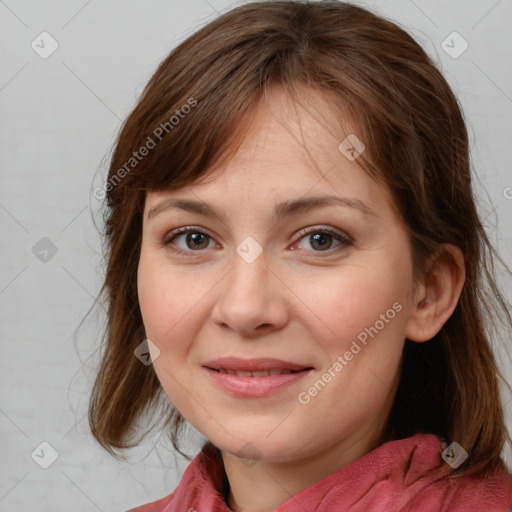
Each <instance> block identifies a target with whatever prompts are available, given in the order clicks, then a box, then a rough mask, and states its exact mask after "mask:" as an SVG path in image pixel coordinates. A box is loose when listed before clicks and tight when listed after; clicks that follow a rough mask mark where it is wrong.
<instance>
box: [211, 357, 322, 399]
mask: <svg viewBox="0 0 512 512" xmlns="http://www.w3.org/2000/svg"><path fill="white" fill-rule="evenodd" d="M203 367H204V368H205V369H206V370H207V371H208V373H209V375H210V376H211V378H212V379H213V381H214V383H215V384H216V385H218V386H219V387H220V388H222V389H223V390H224V391H227V392H228V393H231V394H233V395H235V396H240V397H251V396H252V397H263V396H268V395H270V394H272V393H274V392H276V391H278V390H280V389H283V388H284V387H287V386H289V385H291V384H294V383H296V382H298V381H299V380H301V379H302V378H303V377H304V376H305V375H307V374H308V373H309V372H310V371H311V370H312V369H313V367H312V366H311V365H304V364H298V363H292V362H290V361H282V360H279V359H271V358H260V359H240V358H237V357H223V358H220V359H215V360H213V361H208V362H206V363H204V364H203Z"/></svg>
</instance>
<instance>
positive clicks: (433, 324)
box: [405, 244, 465, 342]
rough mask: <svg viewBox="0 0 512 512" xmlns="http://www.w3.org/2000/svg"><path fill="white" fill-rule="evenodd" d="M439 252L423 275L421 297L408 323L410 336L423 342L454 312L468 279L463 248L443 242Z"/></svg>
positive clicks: (437, 330) (413, 339)
mask: <svg viewBox="0 0 512 512" xmlns="http://www.w3.org/2000/svg"><path fill="white" fill-rule="evenodd" d="M442 249H444V251H443V252H444V255H439V257H438V258H436V260H435V261H434V263H433V264H432V265H431V267H430V268H429V270H428V271H427V272H426V274H425V275H424V277H423V282H422V283H421V286H420V287H419V290H420V298H419V300H418V301H417V303H416V304H415V305H414V306H413V307H414V311H413V313H412V316H411V318H410V319H409V322H408V324H407V327H406V332H405V336H406V338H407V339H409V340H411V341H416V342H423V341H428V340H430V339H432V338H433V337H434V336H435V335H436V334H437V333H438V332H439V331H440V330H441V328H442V327H443V325H444V324H445V323H446V321H447V320H448V319H449V318H450V316H451V315H452V313H453V311H454V309H455V307H456V306H457V303H458V301H459V298H460V294H461V292H462V287H463V285H464V279H465V265H464V255H463V254H462V251H461V250H460V248H458V247H456V246H454V245H451V244H443V245H442Z"/></svg>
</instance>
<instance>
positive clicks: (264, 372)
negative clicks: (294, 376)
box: [205, 366, 313, 377]
mask: <svg viewBox="0 0 512 512" xmlns="http://www.w3.org/2000/svg"><path fill="white" fill-rule="evenodd" d="M205 368H208V369H209V370H213V371H215V372H218V373H225V374H227V375H236V376H237V377H272V376H274V375H287V374H289V373H299V372H303V371H306V370H312V369H313V368H312V367H311V366H310V367H306V368H303V369H302V370H280V369H278V368H276V369H274V370H256V371H252V372H250V371H244V370H238V371H237V370H232V369H231V368H210V367H209V366H205Z"/></svg>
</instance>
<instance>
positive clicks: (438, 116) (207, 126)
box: [89, 0, 512, 475]
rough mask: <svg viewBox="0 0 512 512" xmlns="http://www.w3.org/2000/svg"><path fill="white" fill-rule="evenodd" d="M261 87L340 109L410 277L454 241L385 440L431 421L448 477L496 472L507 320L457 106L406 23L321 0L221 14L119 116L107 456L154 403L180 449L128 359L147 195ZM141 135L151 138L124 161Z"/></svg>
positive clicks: (205, 157)
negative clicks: (459, 457)
mask: <svg viewBox="0 0 512 512" xmlns="http://www.w3.org/2000/svg"><path fill="white" fill-rule="evenodd" d="M270 86H279V87H282V88H283V89H284V90H285V91H286V92H287V93H288V94H289V95H290V96H291V97H294V98H295V97H296V96H297V93H298V91H299V90H300V88H301V86H306V87H309V88H313V89H315V90H317V91H319V92H321V93H322V94H324V95H326V97H328V98H329V101H331V102H332V105H333V106H334V107H336V108H334V109H333V110H334V111H339V112H340V113H341V112H349V113H350V114H351V118H352V119H354V120H355V121H356V123H357V129H358V134H360V135H361V136H360V138H361V139H362V140H363V141H364V143H365V145H366V147H367V151H366V152H365V153H364V154H363V155H362V158H359V159H358V161H359V162H360V164H361V165H362V166H363V168H364V169H365V170H366V171H367V172H369V173H370V175H371V176H373V177H374V178H375V179H378V180H380V181H381V182H382V183H384V184H386V185H387V186H388V187H389V190H390V191H391V193H392V197H393V199H394V203H395V204H394V207H395V208H396V209H397V211H398V212H399V214H400V216H401V218H402V219H403V223H404V225H405V227H406V229H407V231H408V233H409V236H410V241H411V248H412V254H413V260H414V268H415V274H416V275H420V273H421V272H422V271H423V270H424V269H425V265H426V262H427V258H428V257H429V256H432V255H440V257H449V255H447V254H444V253H443V251H441V249H440V246H441V244H443V243H450V244H454V245H457V246H458V247H460V248H461V249H462V251H463V253H464V257H465V263H466V281H465V284H464V287H463V290H462V294H461V297H460V300H459V302H458V304H457V307H456V309H455V311H454V313H453V314H452V316H451V317H450V318H449V320H448V321H447V322H446V323H445V325H444V326H443V328H442V329H441V331H440V332H439V333H438V334H437V335H436V336H435V337H434V338H432V339H431V340H429V341H428V342H426V343H413V342H411V341H409V340H406V341H405V348H404V354H403V364H402V375H401V381H400V384H399V387H398V391H397V395H396V399H395V404H394V407H393V411H392V413H391V416H390V418H389V436H390V437H391V438H394V439H400V438H404V437H408V436H411V435H413V434H415V433H417V432H431V433H433V434H437V435H439V436H441V437H443V438H445V439H446V440H448V442H451V441H456V442H458V443H459V444H460V445H461V446H462V447H463V448H464V449H465V450H466V451H467V452H468V454H469V458H468V459H467V461H466V462H465V463H464V464H463V465H462V466H460V467H459V468H458V469H457V470H456V471H454V472H453V474H454V475H455V474H463V473H469V472H475V471H478V470H485V469H492V468H493V467H495V466H496V465H497V464H498V463H500V453H501V450H502V448H503V446H504V441H505V440H506V439H509V440H510V437H509V435H508V432H507V430H506V426H505V423H504V417H503V409H502V405H501V402H500V395H499V387H498V384H499V378H501V379H503V377H502V376H501V374H500V372H499V370H498V368H497V365H496V363H495V359H494V357H493V353H492V350H491V344H490V340H491V336H492V334H493V333H496V332H498V331H497V327H496V325H497V324H496V322H497V320H502V321H504V322H506V323H508V325H512V319H511V316H510V313H509V311H508V308H507V303H506V301H505V298H504V297H503V295H502V294H501V292H500V290H499V288H498V286H497V284H496V280H495V274H494V263H493V259H494V258H493V257H496V258H498V259H499V261H500V262H501V263H503V262H502V260H501V259H500V258H499V256H498V255H497V254H496V252H495V250H494V248H493V246H492V244H491V243H490V241H489V239H488V237H487V235H486V233H485V230H484V227H483V225H482V222H481V220H480V219H479V216H478V214H477V210H476V206H475V198H474V195H473V191H472V188H471V176H470V174H471V171H470V162H469V151H468V136H467V131H466V126H465V122H464V118H463V115H462V112H461V108H460V106H459V104H458V101H457V99H456V97H455V96H454V94H453V92H452V91H451V89H450V87H449V85H448V84H447V82H446V80H445V79H444V78H443V76H442V75H441V73H440V72H439V70H438V69H437V68H436V66H435V64H434V63H433V62H432V61H431V59H430V58H429V57H428V56H427V54H426V53H425V52H424V51H423V49H422V48H421V47H420V46H419V45H418V44H417V43H416V42H415V41H414V40H413V39H412V38H411V36H409V35H408V34H407V33H406V32H405V31H404V30H402V29H401V28H399V27H398V26H397V25H396V24H394V23H392V22H390V21H387V20H386V19H383V18H382V17H380V16H377V15H375V14H373V13H371V12H369V11H368V10H365V9H363V8H360V7H357V6H354V5H351V4H348V3H344V2H338V1H331V0H326V1H316V2H305V1H303V2H299V1H272V2H255V3H249V4H246V5H242V6H240V7H238V8H236V9H233V10H232V11H230V12H228V13H226V14H224V15H222V16H219V17H218V18H217V19H215V20H214V21H212V22H211V23H209V24H207V25H206V26H205V27H203V28H202V29H200V30H199V31H197V32H196V33H195V34H193V35H192V36H190V37H189V38H188V39H186V40H185V41H184V42H182V43H181V44H180V45H179V46H177V47H176V48H175V49H174V50H173V51H172V52H171V53H170V55H169V56H168V57H167V58H166V59H165V60H164V61H163V62H162V63H161V64H160V66H159V67H158V69H157V71H156V72H155V74H154V75H153V77H152V78H151V79H150V81H149V83H148V84H147V86H146V88H145V89H144V91H143V93H142V95H141V98H140V100H139V102H138V104H137V105H136V107H135V108H134V110H133V112H132V113H131V114H130V115H129V116H128V118H127V119H126V121H125V123H124V125H123V126H122V128H121V131H120V134H119V136H118V139H117V143H116V146H115V149H114V152H113V156H112V159H111V165H110V171H109V178H108V182H107V186H106V189H105V190H106V192H107V194H106V208H107V210H106V218H105V222H106V229H105V240H106V257H107V269H106V277H105V282H104V285H103V288H102V291H101V292H102V294H105V295H106V297H107V298H108V319H107V328H106V333H105V337H104V345H103V352H102V361H101V366H100V369H99V372H98V374H97V378H96V382H95V385H94V389H93V392H92V396H91V399H90V408H89V424H90V427H91V430H92V433H93V435H94V436H95V438H96V439H97V440H98V441H99V443H101V445H102V446H103V447H104V448H106V449H107V450H109V451H110V452H111V453H113V454H114V455H116V452H115V449H117V450H119V449H122V448H126V447H129V446H134V445H136V444H138V443H139V442H140V441H141V439H142V438H143V437H144V435H145V434H146V433H147V430H146V431H144V432H141V426H140V425H138V422H139V420H142V419H146V420H147V414H149V413H151V414H153V415H154V414H155V413H157V417H158V419H159V420H161V419H163V420H165V424H164V427H170V428H169V432H170V436H171V440H172V442H173V445H174V447H175V448H176V449H177V450H178V451H179V443H178V437H179V432H180V430H181V427H182V425H183V423H184V419H183V417H182V416H181V415H180V413H179V412H178V411H177V410H176V409H175V408H174V407H173V406H172V404H170V403H169V401H168V400H166V398H165V396H164V394H163V391H162V388H161V385H160V382H159V380H158V378H157V376H156V374H155V372H154V370H153V368H152V366H145V365H143V364H141V362H140V361H139V360H138V359H137V358H136V357H134V350H135V348H136V347H137V346H138V345H139V344H140V343H141V341H142V340H144V338H145V334H144V326H143V323H142V317H141V312H140V309H139V304H138V297H137V266H138V259H139V251H140V244H141V235H142V212H143V209H144V200H145V194H146V191H148V190H164V189H168V190H170V189H176V188H180V187H183V186H186V185H189V184H193V183H194V182H197V181H198V180H199V179H200V178H201V179H202V178H204V177H205V175H206V173H207V171H208V169H210V168H211V167H212V166H213V164H214V163H216V162H218V161H219V159H220V158H221V157H224V156H226V155H227V154H228V151H230V150H233V149H234V140H235V135H236V134H237V133H239V131H240V127H241V126H242V121H243V120H244V119H246V116H247V115H248V113H249V111H250V108H251V107H252V106H254V105H255V104H256V103H257V101H258V100H259V99H261V97H262V95H263V94H264V93H265V91H266V90H267V88H268V87H270ZM187 105H188V107H186V106H187ZM237 130H238V131H237ZM164 132H165V133H164ZM341 140H342V138H340V142H341ZM150 141H151V142H150ZM143 146H146V147H147V148H149V147H150V146H151V148H150V149H149V150H148V151H145V152H144V153H145V156H144V157H143V158H142V157H141V158H140V159H139V158H138V156H137V158H135V157H134V155H135V153H134V152H137V153H138V150H139V148H142V147H143ZM140 153H141V154H142V150H141V151H140ZM370 159H371V161H370ZM122 169H124V172H122ZM507 270H508V269H507ZM493 327H494V328H495V330H494V331H493V330H492V328H493ZM151 417H154V416H151ZM154 425H155V424H154ZM154 425H153V427H154ZM153 427H152V428H153ZM142 430H144V429H142ZM180 453H181V452H180Z"/></svg>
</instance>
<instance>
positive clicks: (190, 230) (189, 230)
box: [163, 226, 213, 254]
mask: <svg viewBox="0 0 512 512" xmlns="http://www.w3.org/2000/svg"><path fill="white" fill-rule="evenodd" d="M180 237H184V244H185V247H180V246H179V245H177V244H176V243H175V241H176V240H177V239H179V238H180ZM210 242H213V239H212V238H211V237H210V236H209V235H208V234H206V233H205V232H204V231H201V230H200V229H199V228H198V227H196V226H187V227H184V228H179V229H176V230H174V231H172V232H171V233H169V234H168V235H167V236H166V237H165V240H164V242H163V244H164V245H171V244H172V245H175V246H176V247H177V248H173V250H174V251H176V252H178V253H181V254H187V253H190V252H195V251H198V250H201V249H208V248H209V247H208V245H209V243H210ZM210 248H211V247H210Z"/></svg>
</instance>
